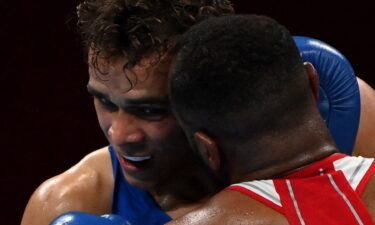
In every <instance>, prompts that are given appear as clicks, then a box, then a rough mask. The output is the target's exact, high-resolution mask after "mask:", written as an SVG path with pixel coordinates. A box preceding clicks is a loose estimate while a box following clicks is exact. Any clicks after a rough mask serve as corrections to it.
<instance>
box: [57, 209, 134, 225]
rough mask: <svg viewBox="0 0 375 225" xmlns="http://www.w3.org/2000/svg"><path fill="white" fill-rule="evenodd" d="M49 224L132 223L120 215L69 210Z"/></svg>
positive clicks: (115, 224) (118, 224)
mask: <svg viewBox="0 0 375 225" xmlns="http://www.w3.org/2000/svg"><path fill="white" fill-rule="evenodd" d="M50 225H132V224H131V223H129V222H128V221H125V220H124V219H123V218H122V217H121V216H118V215H114V214H106V215H103V216H98V215H94V214H90V213H84V212H69V213H64V214H62V215H61V216H59V217H57V218H56V219H55V220H54V221H52V223H51V224H50Z"/></svg>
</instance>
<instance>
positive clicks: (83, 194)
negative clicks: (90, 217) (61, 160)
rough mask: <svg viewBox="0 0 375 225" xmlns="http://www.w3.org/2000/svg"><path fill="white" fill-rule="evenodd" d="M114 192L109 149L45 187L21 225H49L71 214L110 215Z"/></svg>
mask: <svg viewBox="0 0 375 225" xmlns="http://www.w3.org/2000/svg"><path fill="white" fill-rule="evenodd" d="M112 190H113V176H112V165H111V159H110V155H109V152H108V150H107V147H105V148H103V149H99V150H97V151H94V152H92V153H90V154H89V155H87V156H86V157H85V158H84V159H82V160H81V161H80V162H79V163H78V164H76V165H75V166H73V167H72V168H70V169H69V170H67V171H66V172H64V173H62V174H60V175H58V176H56V177H53V178H51V179H49V180H47V181H45V182H44V183H43V184H41V185H40V186H39V187H38V188H37V189H36V191H35V192H34V193H33V195H32V196H31V198H30V200H29V202H28V204H27V206H26V209H25V212H24V215H23V218H22V222H21V225H48V224H49V223H50V222H51V221H52V220H53V219H54V218H55V217H57V216H59V215H60V214H62V213H64V212H68V211H84V212H90V213H96V214H105V213H109V212H110V210H111V203H112Z"/></svg>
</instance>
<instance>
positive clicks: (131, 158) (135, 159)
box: [123, 156, 152, 162]
mask: <svg viewBox="0 0 375 225" xmlns="http://www.w3.org/2000/svg"><path fill="white" fill-rule="evenodd" d="M123 157H124V158H125V159H126V160H128V161H131V162H143V161H146V160H149V159H151V158H152V157H151V156H123Z"/></svg>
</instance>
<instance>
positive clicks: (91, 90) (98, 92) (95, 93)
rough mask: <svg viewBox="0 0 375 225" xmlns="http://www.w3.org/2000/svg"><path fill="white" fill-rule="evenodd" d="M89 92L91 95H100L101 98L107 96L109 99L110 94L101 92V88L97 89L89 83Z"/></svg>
mask: <svg viewBox="0 0 375 225" xmlns="http://www.w3.org/2000/svg"><path fill="white" fill-rule="evenodd" d="M86 87H87V92H89V93H90V94H91V95H93V96H95V97H100V98H106V99H109V96H108V95H106V94H105V93H103V92H100V91H99V90H97V89H95V88H94V87H92V86H91V85H87V86H86Z"/></svg>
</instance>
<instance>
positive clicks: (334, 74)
mask: <svg viewBox="0 0 375 225" xmlns="http://www.w3.org/2000/svg"><path fill="white" fill-rule="evenodd" d="M294 41H295V42H296V44H297V47H298V48H299V50H300V52H301V56H302V59H303V61H308V62H310V63H311V64H312V65H313V66H314V67H315V69H316V70H317V73H318V75H319V80H320V81H319V82H320V90H319V102H318V107H319V111H320V114H321V116H322V117H323V119H324V120H325V122H326V124H327V127H328V128H329V130H330V132H331V135H332V136H333V139H334V140H335V142H336V145H337V146H338V148H339V150H340V151H341V152H343V153H346V154H349V155H351V153H352V151H353V147H354V143H355V139H356V136H357V131H358V126H359V117H360V108H361V106H360V95H359V87H358V83H357V79H356V76H355V74H354V71H353V68H352V66H351V65H350V63H349V61H348V60H347V59H346V58H345V57H344V56H343V55H342V54H341V53H340V52H339V51H337V50H336V49H334V48H333V47H331V46H329V45H328V44H326V43H324V42H322V41H319V40H316V39H313V38H309V37H302V36H294Z"/></svg>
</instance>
